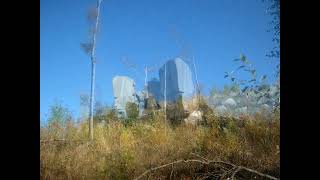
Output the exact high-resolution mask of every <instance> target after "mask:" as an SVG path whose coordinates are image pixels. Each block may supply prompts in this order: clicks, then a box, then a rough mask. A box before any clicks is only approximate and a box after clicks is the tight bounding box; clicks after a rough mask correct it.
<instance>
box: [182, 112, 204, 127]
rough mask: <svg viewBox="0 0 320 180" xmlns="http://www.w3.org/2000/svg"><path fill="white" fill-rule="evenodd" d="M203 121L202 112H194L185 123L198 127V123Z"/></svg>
mask: <svg viewBox="0 0 320 180" xmlns="http://www.w3.org/2000/svg"><path fill="white" fill-rule="evenodd" d="M201 120H202V112H201V111H193V112H192V113H191V114H190V115H189V117H187V118H186V119H184V122H185V123H187V124H192V125H196V124H197V123H198V122H200V121H201Z"/></svg>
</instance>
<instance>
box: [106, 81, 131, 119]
mask: <svg viewBox="0 0 320 180" xmlns="http://www.w3.org/2000/svg"><path fill="white" fill-rule="evenodd" d="M112 85H113V96H114V107H115V108H116V110H117V111H118V112H119V113H120V114H121V116H124V117H126V112H125V107H126V104H127V103H128V102H133V103H137V98H136V94H135V83H134V80H133V79H131V78H129V77H127V76H115V77H114V78H113V79H112Z"/></svg>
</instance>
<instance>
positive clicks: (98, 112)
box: [93, 101, 111, 122]
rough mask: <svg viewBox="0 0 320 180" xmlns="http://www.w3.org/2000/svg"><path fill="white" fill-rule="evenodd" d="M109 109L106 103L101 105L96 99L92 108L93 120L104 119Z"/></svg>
mask: <svg viewBox="0 0 320 180" xmlns="http://www.w3.org/2000/svg"><path fill="white" fill-rule="evenodd" d="M110 111H111V108H110V107H109V106H108V105H103V104H102V103H101V102H99V101H97V102H96V104H95V108H94V115H93V120H94V121H95V122H102V121H105V120H106V119H107V115H108V113H109V112H110Z"/></svg>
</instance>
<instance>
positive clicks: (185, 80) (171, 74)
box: [159, 58, 194, 102]
mask: <svg viewBox="0 0 320 180" xmlns="http://www.w3.org/2000/svg"><path fill="white" fill-rule="evenodd" d="M165 74H166V75H165ZM159 76H160V90H161V94H162V97H161V99H164V89H165V82H166V95H167V101H168V102H174V101H176V100H177V99H178V98H179V97H182V99H185V98H188V97H190V96H192V95H193V93H194V84H193V81H192V71H191V69H190V67H189V65H188V64H187V63H186V62H185V61H183V60H182V59H181V58H176V59H173V60H169V61H167V62H166V63H165V64H164V65H163V66H162V67H161V68H160V70H159Z"/></svg>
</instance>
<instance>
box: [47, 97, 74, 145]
mask: <svg viewBox="0 0 320 180" xmlns="http://www.w3.org/2000/svg"><path fill="white" fill-rule="evenodd" d="M71 120H72V115H71V112H70V111H69V110H68V109H67V108H66V107H63V106H62V105H61V104H59V103H56V104H54V105H53V106H51V107H50V114H49V118H48V130H49V134H50V136H52V137H51V138H54V139H56V138H64V133H65V132H64V131H65V129H66V126H67V124H68V123H71Z"/></svg>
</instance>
